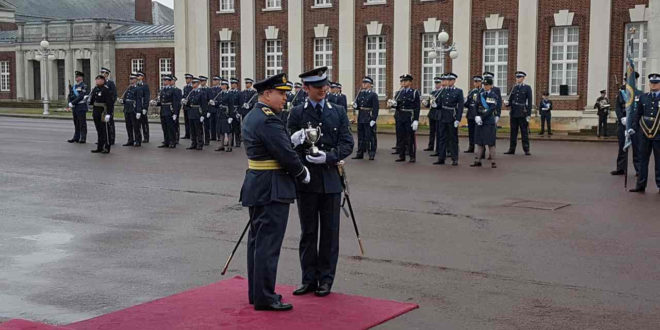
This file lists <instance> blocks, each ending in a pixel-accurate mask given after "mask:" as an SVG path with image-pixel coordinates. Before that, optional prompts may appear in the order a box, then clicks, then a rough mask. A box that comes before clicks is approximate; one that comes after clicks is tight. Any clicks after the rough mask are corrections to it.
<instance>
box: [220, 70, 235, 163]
mask: <svg viewBox="0 0 660 330" xmlns="http://www.w3.org/2000/svg"><path fill="white" fill-rule="evenodd" d="M220 86H221V87H222V91H221V92H220V93H221V95H220V96H219V97H218V103H219V104H220V109H219V111H218V139H220V140H221V141H222V145H221V146H220V148H218V149H216V150H215V151H226V152H231V147H232V145H233V134H232V127H231V122H232V121H233V120H234V118H235V116H236V111H234V107H233V106H232V104H230V103H231V102H230V101H231V96H230V95H229V93H228V92H227V89H228V88H229V82H228V81H227V80H224V79H223V80H222V81H221V82H220Z"/></svg>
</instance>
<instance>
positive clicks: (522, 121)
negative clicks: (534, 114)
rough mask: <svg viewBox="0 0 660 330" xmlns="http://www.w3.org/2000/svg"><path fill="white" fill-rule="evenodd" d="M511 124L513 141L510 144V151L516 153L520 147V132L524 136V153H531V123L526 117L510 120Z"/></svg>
mask: <svg viewBox="0 0 660 330" xmlns="http://www.w3.org/2000/svg"><path fill="white" fill-rule="evenodd" d="M510 123H511V135H510V138H511V141H510V142H509V151H516V146H517V145H518V130H520V133H521V135H522V147H523V150H524V151H529V123H528V122H527V119H526V118H525V117H517V118H513V117H511V118H510Z"/></svg>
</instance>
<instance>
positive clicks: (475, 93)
mask: <svg viewBox="0 0 660 330" xmlns="http://www.w3.org/2000/svg"><path fill="white" fill-rule="evenodd" d="M482 81H483V78H482V77H481V76H473V77H472V90H470V93H468V96H467V98H466V100H465V108H467V113H466V114H465V116H466V117H467V123H468V141H469V145H468V149H467V150H465V153H467V154H469V153H473V152H474V130H475V128H476V126H477V123H476V122H475V121H474V118H475V117H476V116H477V107H478V106H479V103H480V100H479V97H480V95H481V92H482V91H483V89H482V88H481V82H482ZM491 87H492V86H491Z"/></svg>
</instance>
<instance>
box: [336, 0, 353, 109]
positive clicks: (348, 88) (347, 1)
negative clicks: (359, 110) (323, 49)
mask: <svg viewBox="0 0 660 330" xmlns="http://www.w3.org/2000/svg"><path fill="white" fill-rule="evenodd" d="M338 49H339V67H338V68H337V70H335V72H337V73H338V74H337V81H340V82H341V84H342V86H343V92H344V94H346V98H347V99H348V105H349V107H350V106H351V103H352V101H353V98H354V97H355V94H353V93H355V3H354V2H353V0H339V47H338Z"/></svg>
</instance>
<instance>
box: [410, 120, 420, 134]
mask: <svg viewBox="0 0 660 330" xmlns="http://www.w3.org/2000/svg"><path fill="white" fill-rule="evenodd" d="M411 126H412V129H413V131H414V132H417V128H418V127H419V122H418V121H417V120H415V121H413V122H412V125H411Z"/></svg>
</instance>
